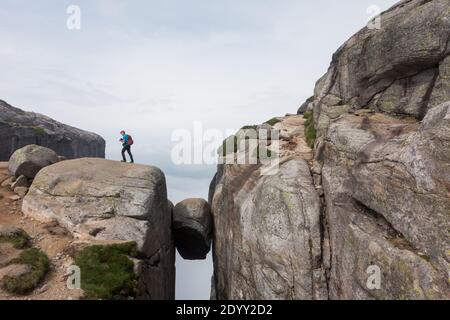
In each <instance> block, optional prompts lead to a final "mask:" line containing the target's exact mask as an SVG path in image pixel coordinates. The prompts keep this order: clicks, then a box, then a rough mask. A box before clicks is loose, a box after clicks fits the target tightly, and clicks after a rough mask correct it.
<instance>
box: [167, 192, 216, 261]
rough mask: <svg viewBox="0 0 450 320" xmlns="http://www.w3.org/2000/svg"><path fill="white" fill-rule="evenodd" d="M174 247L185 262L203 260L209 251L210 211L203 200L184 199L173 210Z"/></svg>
mask: <svg viewBox="0 0 450 320" xmlns="http://www.w3.org/2000/svg"><path fill="white" fill-rule="evenodd" d="M173 230H174V236H175V246H176V248H177V250H178V252H179V253H180V255H181V256H182V257H183V258H184V259H187V260H203V259H206V255H207V254H208V252H209V250H210V249H211V231H212V222H211V209H210V207H209V204H208V202H206V201H205V200H203V199H186V200H183V201H181V202H180V203H178V204H177V205H176V206H175V208H174V209H173Z"/></svg>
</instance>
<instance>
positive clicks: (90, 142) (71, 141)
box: [0, 100, 105, 161]
mask: <svg viewBox="0 0 450 320" xmlns="http://www.w3.org/2000/svg"><path fill="white" fill-rule="evenodd" d="M0 135H1V136H2V143H1V144H0V161H7V160H9V158H10V157H11V155H12V154H13V153H14V151H16V150H17V149H20V148H22V147H24V146H26V145H29V144H36V145H40V146H43V147H47V148H50V149H52V150H54V151H55V152H56V153H57V154H58V155H60V156H64V157H66V158H68V159H74V158H82V157H99V158H104V157H105V140H103V138H102V137H100V136H99V135H97V134H95V133H91V132H87V131H83V130H80V129H77V128H74V127H71V126H68V125H65V124H62V123H60V122H57V121H55V120H53V119H51V118H49V117H46V116H44V115H41V114H38V113H33V112H25V111H23V110H20V109H18V108H14V107H12V106H10V105H9V104H7V103H6V102H4V101H1V100H0Z"/></svg>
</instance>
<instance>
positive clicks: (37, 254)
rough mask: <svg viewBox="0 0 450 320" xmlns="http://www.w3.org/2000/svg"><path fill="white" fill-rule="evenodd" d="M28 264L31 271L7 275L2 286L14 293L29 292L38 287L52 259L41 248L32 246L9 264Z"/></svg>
mask: <svg viewBox="0 0 450 320" xmlns="http://www.w3.org/2000/svg"><path fill="white" fill-rule="evenodd" d="M15 264H17V265H28V266H30V268H31V271H30V272H26V273H24V274H21V275H18V276H5V277H3V279H2V283H1V285H2V288H3V289H4V290H6V291H8V292H10V293H14V294H20V295H23V294H27V293H29V292H31V291H32V290H34V289H35V288H37V286H38V285H39V283H41V281H42V280H43V279H44V277H45V275H46V274H47V272H48V270H49V269H50V260H49V259H48V257H47V255H46V254H45V253H44V252H42V251H41V250H39V249H36V248H31V249H27V250H25V251H23V252H22V253H21V254H20V256H19V257H18V258H16V259H13V260H12V261H11V262H10V263H9V265H15Z"/></svg>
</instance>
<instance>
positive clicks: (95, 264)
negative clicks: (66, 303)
mask: <svg viewBox="0 0 450 320" xmlns="http://www.w3.org/2000/svg"><path fill="white" fill-rule="evenodd" d="M136 255H137V246H136V243H135V242H129V243H123V244H114V245H107V246H100V245H96V246H91V247H87V248H85V249H83V250H81V251H80V252H79V253H78V254H77V256H76V258H75V264H76V265H77V266H78V267H80V269H81V288H82V289H83V290H84V292H85V297H86V298H88V299H114V298H120V297H130V296H131V297H134V296H135V295H136V292H135V291H136V285H137V281H136V275H135V273H134V263H133V261H131V260H130V258H129V257H130V256H131V257H135V256H136Z"/></svg>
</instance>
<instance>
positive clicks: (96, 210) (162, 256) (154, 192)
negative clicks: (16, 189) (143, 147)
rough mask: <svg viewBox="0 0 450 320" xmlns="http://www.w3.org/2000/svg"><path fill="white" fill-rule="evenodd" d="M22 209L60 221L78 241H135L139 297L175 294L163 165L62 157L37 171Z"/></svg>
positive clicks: (39, 217)
mask: <svg viewBox="0 0 450 320" xmlns="http://www.w3.org/2000/svg"><path fill="white" fill-rule="evenodd" d="M22 211H23V212H24V214H25V215H26V216H29V217H33V218H35V219H37V220H40V221H43V222H51V221H57V222H58V223H59V224H60V225H61V226H62V227H64V228H66V229H67V230H68V231H70V232H71V233H72V235H73V236H74V237H75V239H78V240H80V241H87V242H89V243H93V244H95V243H97V242H99V243H105V242H117V241H119V242H122V241H126V242H128V241H135V242H136V243H137V245H138V250H139V252H140V262H139V266H138V268H137V269H138V270H139V284H138V290H139V292H138V296H139V297H140V298H148V299H173V298H174V285H175V284H174V278H175V270H174V260H175V253H174V252H175V251H174V245H173V239H172V231H171V230H172V228H171V224H172V221H171V214H170V212H169V210H168V201H167V191H166V182H165V177H164V174H163V173H162V172H161V171H160V170H159V169H157V168H155V167H151V166H144V165H130V164H124V163H119V162H114V161H107V160H102V159H94V158H85V159H79V160H68V161H63V162H59V163H57V164H55V165H52V166H49V167H46V168H44V169H42V170H41V171H40V172H39V173H38V175H37V176H36V178H35V179H34V181H33V184H32V185H31V188H30V190H29V192H28V194H27V196H26V197H25V198H24V201H23V205H22Z"/></svg>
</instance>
